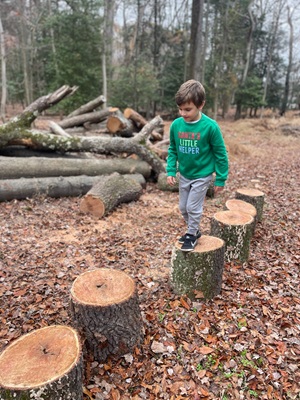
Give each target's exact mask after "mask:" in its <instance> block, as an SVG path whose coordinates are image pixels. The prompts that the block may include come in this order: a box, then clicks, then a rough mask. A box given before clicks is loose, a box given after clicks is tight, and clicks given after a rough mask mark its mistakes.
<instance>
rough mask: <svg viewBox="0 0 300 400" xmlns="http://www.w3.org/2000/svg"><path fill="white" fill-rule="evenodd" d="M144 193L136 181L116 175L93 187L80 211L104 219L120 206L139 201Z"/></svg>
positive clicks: (82, 203) (81, 203) (84, 198)
mask: <svg viewBox="0 0 300 400" xmlns="http://www.w3.org/2000/svg"><path fill="white" fill-rule="evenodd" d="M142 193H143V189H142V187H141V185H140V184H139V183H137V182H136V181H135V180H133V179H131V178H130V177H129V178H125V177H124V176H123V175H120V174H118V173H114V174H112V175H109V176H106V177H104V178H102V179H101V180H99V181H98V182H96V183H95V184H94V185H93V187H92V188H91V190H89V191H88V193H87V194H86V195H85V196H84V197H83V198H82V200H81V202H80V211H81V212H83V213H88V214H92V215H93V216H95V217H97V218H102V217H103V216H105V215H107V214H109V213H110V212H111V211H112V210H113V209H115V208H116V207H117V206H118V205H119V204H121V203H129V202H131V201H136V200H138V199H139V198H140V197H141V195H142Z"/></svg>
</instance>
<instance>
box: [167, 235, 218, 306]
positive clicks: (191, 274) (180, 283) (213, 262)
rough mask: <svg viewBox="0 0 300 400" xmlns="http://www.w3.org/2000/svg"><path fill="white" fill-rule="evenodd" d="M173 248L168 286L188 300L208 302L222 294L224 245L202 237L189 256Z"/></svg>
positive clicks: (214, 238)
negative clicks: (206, 300)
mask: <svg viewBox="0 0 300 400" xmlns="http://www.w3.org/2000/svg"><path fill="white" fill-rule="evenodd" d="M180 247H181V245H179V244H178V243H176V244H175V247H174V248H173V252H172V259H171V273H170V279H171V285H172V287H173V289H174V291H175V293H177V294H186V295H187V296H188V297H189V298H191V299H193V300H194V299H197V298H198V299H201V298H204V299H211V298H213V297H214V296H216V295H218V294H219V293H220V292H221V286H222V275H223V267H224V250H225V245H224V241H223V240H222V239H220V238H217V237H214V236H206V235H203V236H201V238H200V239H198V243H197V245H196V247H195V249H194V251H192V252H188V253H186V252H183V251H182V250H181V249H180Z"/></svg>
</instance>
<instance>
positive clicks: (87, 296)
mask: <svg viewBox="0 0 300 400" xmlns="http://www.w3.org/2000/svg"><path fill="white" fill-rule="evenodd" d="M70 306H71V313H72V318H73V321H74V324H75V326H76V327H77V328H78V330H79V331H80V332H81V334H82V336H83V338H84V339H85V342H86V347H87V351H88V352H89V353H91V354H92V355H93V357H94V359H95V360H96V361H98V362H104V361H105V360H106V359H107V357H109V356H110V357H120V356H122V355H124V354H126V353H129V352H132V351H133V349H134V348H135V347H136V346H139V345H140V344H141V342H142V338H143V332H142V317H141V312H140V308H139V305H138V297H137V292H136V287H135V283H134V281H133V279H132V278H131V277H129V276H128V275H127V274H125V273H124V272H122V271H118V270H114V269H108V268H100V269H96V270H93V271H88V272H85V273H83V274H81V275H79V276H78V277H77V278H76V280H75V281H74V283H73V285H72V288H71V296H70Z"/></svg>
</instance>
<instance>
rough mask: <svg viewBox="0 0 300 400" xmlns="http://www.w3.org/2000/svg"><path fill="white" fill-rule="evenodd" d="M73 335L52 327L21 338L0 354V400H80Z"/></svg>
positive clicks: (79, 360) (77, 347) (79, 354)
mask: <svg viewBox="0 0 300 400" xmlns="http://www.w3.org/2000/svg"><path fill="white" fill-rule="evenodd" d="M82 364H83V362H82V352H81V346H80V342H79V336H78V334H77V332H76V331H75V330H74V329H72V328H70V327H68V326H59V325H53V326H48V327H46V328H42V329H38V330H36V331H33V332H31V333H28V334H27V335H24V336H21V337H20V338H19V339H17V340H16V341H14V342H12V343H11V344H10V345H9V346H8V347H7V348H6V349H5V350H4V351H3V352H2V354H1V355H0V398H1V400H31V399H39V400H43V399H47V400H48V399H60V400H82V398H83V393H82V379H83V377H82V375H83V365H82Z"/></svg>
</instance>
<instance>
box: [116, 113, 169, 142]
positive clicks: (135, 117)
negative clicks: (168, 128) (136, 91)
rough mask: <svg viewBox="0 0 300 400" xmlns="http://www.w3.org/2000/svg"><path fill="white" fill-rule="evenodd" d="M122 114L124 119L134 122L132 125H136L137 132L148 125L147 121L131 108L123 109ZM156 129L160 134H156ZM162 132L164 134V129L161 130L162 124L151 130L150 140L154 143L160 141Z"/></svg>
mask: <svg viewBox="0 0 300 400" xmlns="http://www.w3.org/2000/svg"><path fill="white" fill-rule="evenodd" d="M123 114H124V117H125V118H127V119H128V120H131V121H133V122H134V124H135V125H136V127H137V128H138V130H140V129H142V128H143V127H144V126H145V125H147V123H148V122H147V120H146V119H145V118H144V117H143V116H142V115H141V114H139V113H138V112H137V111H135V110H133V109H132V108H125V110H124V112H123ZM158 129H159V130H160V131H161V132H158ZM163 132H164V128H163V124H162V125H161V126H158V127H157V128H156V130H153V131H152V132H151V137H152V139H153V140H155V141H157V140H162V139H163Z"/></svg>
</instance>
